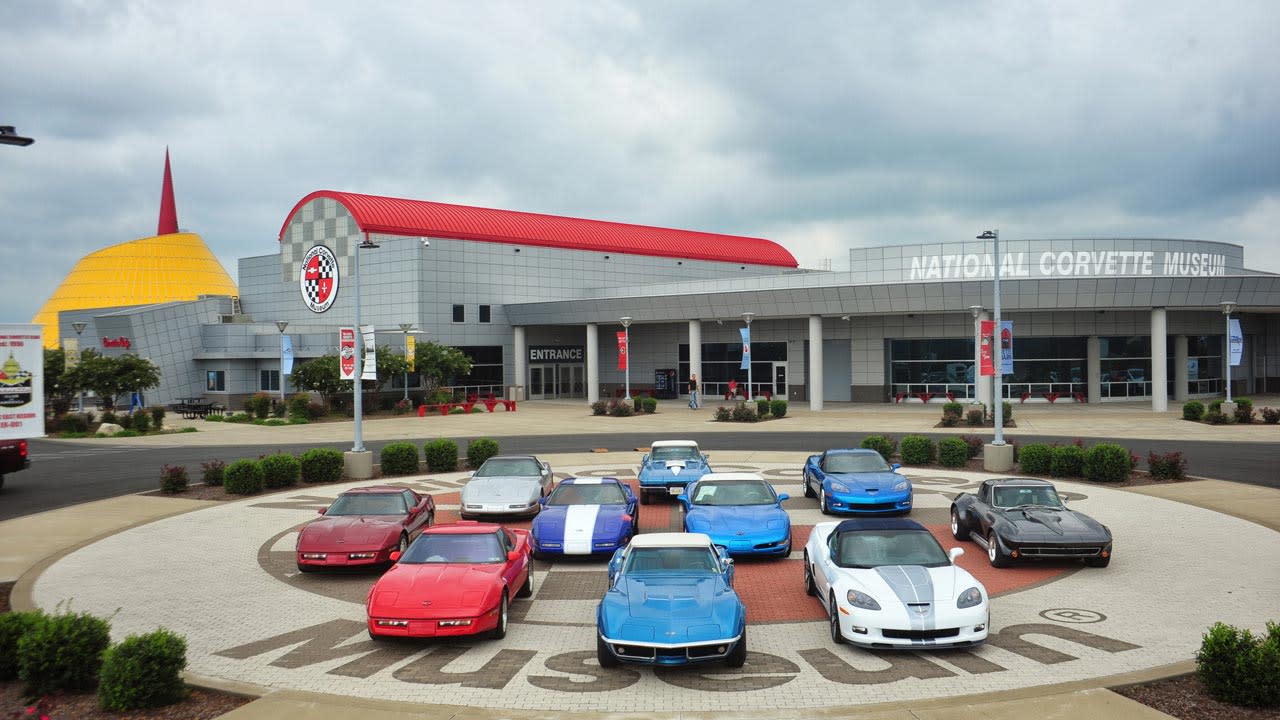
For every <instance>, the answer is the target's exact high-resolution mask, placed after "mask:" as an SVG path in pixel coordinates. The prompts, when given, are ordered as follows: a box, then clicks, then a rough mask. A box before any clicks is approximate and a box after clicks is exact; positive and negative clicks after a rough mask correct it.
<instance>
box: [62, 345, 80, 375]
mask: <svg viewBox="0 0 1280 720" xmlns="http://www.w3.org/2000/svg"><path fill="white" fill-rule="evenodd" d="M79 364H80V338H78V337H73V338H63V339H62V369H63V370H70V369H71V368H73V367H75V366H77V365H79Z"/></svg>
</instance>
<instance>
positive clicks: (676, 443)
mask: <svg viewBox="0 0 1280 720" xmlns="http://www.w3.org/2000/svg"><path fill="white" fill-rule="evenodd" d="M651 447H656V448H660V447H698V443H696V442H694V441H692V440H654V441H653V445H652V446H651Z"/></svg>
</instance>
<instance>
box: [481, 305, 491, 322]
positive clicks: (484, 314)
mask: <svg viewBox="0 0 1280 720" xmlns="http://www.w3.org/2000/svg"><path fill="white" fill-rule="evenodd" d="M490 317H491V316H490V314H489V306H488V305H481V306H480V322H482V323H487V322H489V321H490Z"/></svg>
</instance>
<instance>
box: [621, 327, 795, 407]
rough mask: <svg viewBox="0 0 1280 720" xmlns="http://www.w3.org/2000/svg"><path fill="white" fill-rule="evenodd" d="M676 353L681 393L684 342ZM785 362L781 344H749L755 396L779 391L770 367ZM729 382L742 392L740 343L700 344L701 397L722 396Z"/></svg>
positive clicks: (744, 379) (685, 378) (686, 350)
mask: <svg viewBox="0 0 1280 720" xmlns="http://www.w3.org/2000/svg"><path fill="white" fill-rule="evenodd" d="M679 353H680V354H679V361H680V369H679V371H678V372H679V373H680V380H679V383H678V387H680V388H681V389H682V390H683V389H684V388H685V387H687V385H688V382H689V345H688V343H682V344H681V345H680V350H679ZM786 361H787V344H786V343H785V342H760V341H755V340H753V341H752V342H751V382H753V383H754V384H755V388H754V389H755V391H756V394H762V393H763V392H764V391H765V390H768V391H770V392H773V391H774V390H775V389H776V390H781V388H775V386H774V371H773V366H774V363H778V362H783V363H785V362H786ZM633 377H634V375H633ZM730 380H732V381H733V382H734V384H735V387H740V388H742V390H740V391H739V392H745V391H746V387H747V371H746V370H743V369H742V343H703V344H702V375H701V376H700V377H699V378H698V382H699V384H700V385H701V386H702V393H703V395H705V396H706V397H711V396H714V395H723V394H724V393H725V392H727V391H728V388H729V381H730Z"/></svg>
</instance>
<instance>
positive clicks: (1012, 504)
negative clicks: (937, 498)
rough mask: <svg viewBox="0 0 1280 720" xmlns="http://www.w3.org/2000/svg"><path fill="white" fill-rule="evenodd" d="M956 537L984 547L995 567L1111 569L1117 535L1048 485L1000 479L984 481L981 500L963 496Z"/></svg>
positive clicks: (954, 510) (957, 507)
mask: <svg viewBox="0 0 1280 720" xmlns="http://www.w3.org/2000/svg"><path fill="white" fill-rule="evenodd" d="M951 535H952V537H954V538H955V539H957V540H972V541H974V542H976V543H977V544H978V545H981V546H982V547H983V548H984V549H986V551H987V559H988V560H989V561H990V562H991V565H992V566H993V567H1007V566H1009V565H1012V564H1013V563H1014V562H1015V561H1020V560H1066V559H1073V560H1074V559H1078V560H1084V562H1085V564H1086V565H1089V566H1091V567H1106V566H1107V565H1109V564H1111V543H1112V541H1111V530H1109V529H1108V528H1107V526H1106V525H1103V524H1102V523H1100V522H1098V521H1097V520H1094V519H1093V518H1091V517H1089V516H1088V515H1085V514H1084V513H1082V512H1077V511H1074V510H1070V509H1068V508H1067V506H1066V503H1064V502H1063V501H1062V498H1061V497H1060V496H1059V495H1058V491H1057V488H1055V487H1054V486H1053V483H1051V482H1048V481H1045V480H1035V479H1032V478H997V479H994V480H986V481H984V482H983V483H982V484H981V485H980V486H978V493H977V494H976V495H973V494H970V493H960V495H958V496H957V497H956V499H955V501H954V502H952V504H951Z"/></svg>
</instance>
